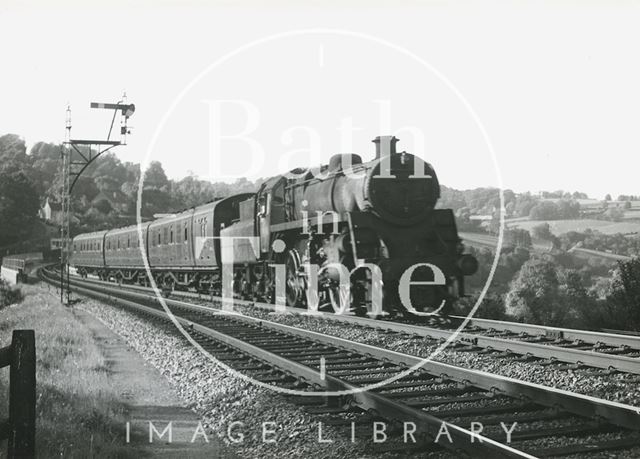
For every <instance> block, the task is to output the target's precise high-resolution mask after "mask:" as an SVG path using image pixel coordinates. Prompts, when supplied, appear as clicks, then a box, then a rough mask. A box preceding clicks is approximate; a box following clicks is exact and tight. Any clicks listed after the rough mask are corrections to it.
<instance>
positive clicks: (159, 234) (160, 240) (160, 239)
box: [157, 231, 162, 245]
mask: <svg viewBox="0 0 640 459" xmlns="http://www.w3.org/2000/svg"><path fill="white" fill-rule="evenodd" d="M161 243H162V234H161V233H160V231H158V244H157V245H160V244H161Z"/></svg>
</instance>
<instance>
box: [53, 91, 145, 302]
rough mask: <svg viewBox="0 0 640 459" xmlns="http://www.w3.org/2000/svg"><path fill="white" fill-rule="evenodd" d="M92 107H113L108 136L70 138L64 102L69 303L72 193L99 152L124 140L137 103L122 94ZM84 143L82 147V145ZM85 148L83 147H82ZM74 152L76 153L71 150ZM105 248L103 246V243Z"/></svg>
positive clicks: (64, 258)
mask: <svg viewBox="0 0 640 459" xmlns="http://www.w3.org/2000/svg"><path fill="white" fill-rule="evenodd" d="M90 107H91V108H98V109H105V110H113V118H112V119H111V125H110V126H109V132H108V134H107V138H106V139H104V140H87V139H72V138H71V107H69V106H67V115H66V134H65V140H64V143H63V145H62V150H61V152H60V155H61V163H62V221H61V223H60V236H61V239H62V240H61V247H60V302H61V303H65V292H66V304H67V305H69V304H70V301H71V291H70V289H69V256H70V254H71V229H70V226H71V193H72V192H73V187H74V186H75V184H76V183H77V182H78V179H79V178H80V176H81V175H82V173H83V172H84V171H85V170H86V169H87V167H89V165H90V164H91V163H93V162H94V161H95V160H96V159H97V158H98V157H99V156H100V155H102V154H103V153H105V152H107V151H109V150H111V149H112V148H115V147H117V146H119V145H126V144H127V134H130V133H131V132H130V129H129V127H128V126H127V121H128V120H129V117H131V115H133V112H134V111H135V109H136V107H135V105H134V104H128V103H127V96H126V94H124V95H123V96H122V100H120V101H119V102H117V103H115V104H108V103H99V102H91V105H90ZM118 114H120V140H111V133H112V131H113V125H114V123H115V120H116V116H117V115H118ZM83 147H84V148H83ZM83 150H84V151H83ZM74 153H75V154H74ZM102 249H103V250H104V247H102Z"/></svg>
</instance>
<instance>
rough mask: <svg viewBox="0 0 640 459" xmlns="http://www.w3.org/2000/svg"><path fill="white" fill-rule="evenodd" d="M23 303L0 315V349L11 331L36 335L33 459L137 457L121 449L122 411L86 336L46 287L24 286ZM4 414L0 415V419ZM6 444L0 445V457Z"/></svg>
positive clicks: (1, 385)
mask: <svg viewBox="0 0 640 459" xmlns="http://www.w3.org/2000/svg"><path fill="white" fill-rule="evenodd" d="M22 292H23V294H24V300H23V301H22V302H21V303H19V304H17V305H13V306H10V307H7V308H5V309H2V310H0V347H4V346H7V345H9V344H10V342H11V333H12V331H13V330H14V329H16V328H19V329H23V328H24V329H29V328H32V329H34V330H35V334H36V359H37V362H36V378H37V389H36V397H37V399H36V400H37V402H36V419H37V420H36V428H37V430H36V453H37V456H38V457H65V458H92V457H113V458H129V457H131V458H133V457H139V456H140V451H137V450H135V449H133V448H130V447H129V448H127V447H126V445H124V444H123V436H124V433H123V426H124V425H125V422H126V417H125V416H126V408H125V406H124V405H123V404H122V403H121V402H120V401H119V394H118V393H116V392H115V389H114V388H113V387H112V386H113V384H112V382H111V377H110V375H109V368H108V366H107V365H106V362H105V359H104V356H103V355H102V353H101V351H100V349H99V348H98V347H97V345H96V344H95V342H94V340H93V337H92V335H91V332H90V331H89V330H87V329H86V328H85V326H84V325H83V324H82V323H81V322H80V321H79V320H78V319H76V318H75V317H74V315H73V313H72V311H71V310H70V309H68V308H65V307H64V306H62V305H61V304H60V302H59V300H58V299H57V298H56V296H55V291H54V290H51V291H49V290H48V288H47V287H46V286H41V285H25V286H23V288H22ZM8 385H9V369H8V368H3V369H0V413H7V412H8V408H9V400H8V395H9V394H8ZM4 417H6V414H2V415H0V418H4ZM5 452H6V442H0V457H2V455H4V454H5Z"/></svg>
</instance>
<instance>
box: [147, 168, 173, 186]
mask: <svg viewBox="0 0 640 459" xmlns="http://www.w3.org/2000/svg"><path fill="white" fill-rule="evenodd" d="M168 186H169V179H168V178H167V174H165V173H164V169H163V168H162V164H160V162H159V161H151V163H150V164H149V167H148V168H147V170H146V171H145V173H144V187H145V188H156V189H160V188H163V187H168Z"/></svg>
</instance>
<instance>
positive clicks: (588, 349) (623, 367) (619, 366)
mask: <svg viewBox="0 0 640 459" xmlns="http://www.w3.org/2000/svg"><path fill="white" fill-rule="evenodd" d="M77 279H79V278H77ZM84 281H85V282H93V283H96V285H113V284H110V283H108V282H103V281H97V280H87V279H84ZM126 287H127V288H130V289H132V290H136V291H141V292H147V293H153V289H151V288H147V287H140V286H126ZM175 296H176V297H178V298H180V297H182V298H185V299H192V300H196V299H197V300H198V301H202V300H207V301H209V300H211V299H218V300H219V299H220V298H218V297H207V296H203V295H198V294H195V293H190V292H176V294H175ZM234 302H236V303H237V304H239V305H245V306H251V307H253V308H258V309H261V310H266V311H274V310H275V306H274V305H272V304H268V303H260V302H253V301H246V300H239V299H236V300H234ZM285 309H286V311H287V312H289V313H291V314H304V313H306V311H305V310H304V309H298V308H291V307H287V308H285ZM319 317H321V318H323V319H326V320H329V321H336V322H341V323H347V324H350V325H352V326H358V327H365V328H374V329H377V330H384V331H387V332H389V333H401V334H403V335H411V336H417V337H421V338H424V339H428V340H435V341H438V342H443V341H445V340H448V339H450V337H451V335H452V334H453V333H456V335H455V337H454V338H453V340H452V342H451V344H450V345H449V348H451V349H455V350H457V351H466V352H478V353H490V354H496V355H499V356H504V357H515V358H519V359H521V360H523V361H531V362H539V363H541V364H555V368H556V369H577V368H581V367H590V368H595V369H598V370H599V371H600V372H601V373H603V374H605V373H609V372H612V371H619V372H623V373H631V374H637V375H640V336H634V335H624V334H616V333H601V332H593V331H587V330H576V329H569V328H557V327H546V326H540V325H530V324H522V323H517V322H505V321H499V320H488V319H476V318H472V319H469V320H468V321H467V323H466V326H465V328H464V329H463V331H462V332H457V331H456V329H457V328H458V326H459V325H460V324H461V323H462V322H463V321H464V320H465V319H466V318H465V317H460V316H452V317H451V319H452V323H451V325H450V326H447V327H446V328H443V327H442V326H440V327H433V326H427V325H418V324H415V323H408V322H406V321H405V322H397V321H391V320H379V319H370V318H367V317H356V316H346V315H335V314H330V313H327V314H323V313H320V315H319ZM563 363H564V364H566V365H561V364H563Z"/></svg>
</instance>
